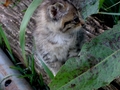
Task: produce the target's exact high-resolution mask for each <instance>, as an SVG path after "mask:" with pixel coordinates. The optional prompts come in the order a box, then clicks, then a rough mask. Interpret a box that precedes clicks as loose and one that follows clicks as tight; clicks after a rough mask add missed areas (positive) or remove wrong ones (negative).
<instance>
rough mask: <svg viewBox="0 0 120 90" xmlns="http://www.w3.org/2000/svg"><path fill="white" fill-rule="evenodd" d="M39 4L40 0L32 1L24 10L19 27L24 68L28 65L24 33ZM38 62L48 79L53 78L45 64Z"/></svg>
mask: <svg viewBox="0 0 120 90" xmlns="http://www.w3.org/2000/svg"><path fill="white" fill-rule="evenodd" d="M41 2H42V0H33V2H32V3H31V4H30V5H29V7H28V9H27V10H26V12H25V15H24V18H23V20H22V23H21V26H20V46H21V48H22V55H23V57H24V61H25V64H26V66H28V63H27V62H28V61H27V59H26V55H25V31H26V27H27V24H28V22H29V20H30V18H31V16H32V14H33V13H34V11H35V9H36V8H37V7H38V5H39V4H40V3H41ZM39 59H40V58H39ZM40 61H41V63H42V66H43V67H44V69H45V71H46V72H47V74H48V75H49V77H50V78H51V79H52V78H53V77H54V76H53V74H52V73H51V71H50V70H49V68H48V67H47V66H46V65H45V63H44V62H43V61H42V60H41V59H40Z"/></svg>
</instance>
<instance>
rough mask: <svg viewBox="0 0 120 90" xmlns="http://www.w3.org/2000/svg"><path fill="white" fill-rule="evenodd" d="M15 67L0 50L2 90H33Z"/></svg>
mask: <svg viewBox="0 0 120 90" xmlns="http://www.w3.org/2000/svg"><path fill="white" fill-rule="evenodd" d="M11 66H13V64H12V62H11V61H10V60H9V58H8V57H7V56H6V55H5V54H4V52H3V51H2V50H1V49H0V90H32V88H31V86H30V85H29V84H28V82H27V81H26V80H25V79H24V78H18V76H19V75H21V74H20V73H19V72H18V71H17V70H15V69H11V68H10V67H11Z"/></svg>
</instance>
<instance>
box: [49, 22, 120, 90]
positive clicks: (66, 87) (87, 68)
mask: <svg viewBox="0 0 120 90" xmlns="http://www.w3.org/2000/svg"><path fill="white" fill-rule="evenodd" d="M119 45H120V23H119V24H118V25H116V26H114V28H113V29H111V30H108V31H106V32H104V33H103V34H101V35H100V36H98V37H96V38H95V39H93V40H92V41H91V42H90V43H86V44H85V45H84V46H83V48H82V50H81V53H80V57H79V58H71V59H70V60H68V61H67V62H66V63H65V65H64V66H63V67H62V68H61V70H60V71H59V72H58V74H57V75H56V77H55V78H54V79H53V81H52V82H51V83H50V84H49V86H50V89H51V90H79V88H80V89H82V90H94V89H97V88H99V87H101V86H105V85H108V84H109V83H110V82H111V81H112V80H113V79H115V77H117V76H119V75H120V70H119V68H120V63H119V58H120V56H119V55H120V46H119ZM71 66H72V67H71Z"/></svg>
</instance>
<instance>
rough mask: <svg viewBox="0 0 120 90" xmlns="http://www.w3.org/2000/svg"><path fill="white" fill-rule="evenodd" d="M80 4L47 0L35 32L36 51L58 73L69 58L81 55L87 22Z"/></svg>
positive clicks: (43, 4) (62, 0) (39, 13)
mask: <svg viewBox="0 0 120 90" xmlns="http://www.w3.org/2000/svg"><path fill="white" fill-rule="evenodd" d="M79 16H80V15H79V14H78V12H77V10H76V8H75V7H74V6H73V5H72V4H70V3H69V2H67V1H66V0H43V2H42V4H41V6H40V7H39V8H38V12H37V18H36V22H37V27H36V30H35V31H34V33H33V36H34V39H35V45H36V54H37V55H38V57H39V56H40V57H41V58H42V60H43V61H44V63H45V64H46V65H47V66H48V67H49V68H50V70H51V71H52V72H53V74H54V75H56V73H57V72H58V70H59V69H60V67H61V66H62V65H63V64H64V63H65V61H66V60H67V59H68V58H70V57H73V56H77V55H78V52H79V51H80V48H81V45H82V43H83V41H84V32H83V31H82V30H80V28H81V26H82V25H83V24H84V22H83V21H82V19H81V18H80V17H79Z"/></svg>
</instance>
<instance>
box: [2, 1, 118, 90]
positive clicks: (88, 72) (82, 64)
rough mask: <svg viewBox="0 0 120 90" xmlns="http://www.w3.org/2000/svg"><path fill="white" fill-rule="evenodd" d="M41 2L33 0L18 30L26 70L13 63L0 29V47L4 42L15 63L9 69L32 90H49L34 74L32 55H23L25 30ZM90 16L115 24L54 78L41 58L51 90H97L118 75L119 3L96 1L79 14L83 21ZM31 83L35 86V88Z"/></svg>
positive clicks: (87, 44) (69, 61)
mask: <svg viewBox="0 0 120 90" xmlns="http://www.w3.org/2000/svg"><path fill="white" fill-rule="evenodd" d="M41 1H42V0H33V2H32V3H31V4H30V6H29V7H28V9H27V10H26V12H25V15H24V18H23V21H22V23H21V27H20V45H21V48H22V54H23V57H24V61H25V65H26V68H23V67H21V65H19V64H17V62H16V61H15V59H14V57H13V55H12V51H11V48H10V45H9V42H8V40H7V38H6V36H5V34H4V32H3V30H2V27H1V26H0V45H1V46H2V44H3V43H2V40H4V42H5V45H6V47H7V49H8V52H9V54H10V56H11V58H12V60H13V61H14V63H15V67H11V68H13V69H17V70H19V71H20V72H21V73H22V74H23V75H22V76H20V77H22V78H23V77H25V78H27V80H28V81H30V84H31V85H32V86H33V88H34V89H35V90H36V87H39V86H40V87H41V88H43V87H44V89H46V90H49V88H48V87H47V85H46V84H45V83H44V82H43V80H42V76H41V75H40V76H39V75H37V73H36V72H35V69H34V58H33V55H30V56H29V57H28V58H26V56H25V31H26V27H27V24H28V22H29V20H30V18H31V16H32V14H33V12H34V10H35V9H36V8H37V6H38V5H39V4H40V3H41ZM116 8H117V9H116ZM91 14H99V18H104V19H101V20H103V21H104V20H105V18H106V15H108V16H109V17H108V18H110V19H111V18H112V20H111V21H113V22H112V25H114V24H117V25H115V26H114V27H113V28H112V29H111V30H108V31H106V32H104V33H103V34H101V35H100V36H98V37H96V38H95V39H93V40H92V41H91V42H90V43H85V44H84V46H83V47H82V50H81V52H80V57H77V58H71V59H69V60H68V61H67V62H66V63H65V65H63V67H62V68H61V69H60V71H59V72H58V74H57V75H56V77H53V74H52V73H51V72H50V70H49V68H47V66H46V65H45V64H44V63H43V62H42V60H41V59H40V60H41V63H42V65H43V67H44V69H45V71H46V72H47V74H48V75H49V76H50V77H51V79H52V82H51V83H50V84H49V87H50V89H51V90H79V88H81V89H82V90H92V89H97V88H100V87H102V86H105V85H108V84H109V83H110V82H111V81H112V80H114V79H115V77H117V76H120V70H119V68H120V64H119V63H118V62H119V58H120V56H119V55H120V46H119V45H120V22H119V19H120V16H119V15H120V1H119V0H95V3H94V4H93V5H87V6H86V7H85V8H84V9H83V11H82V16H84V19H85V18H86V17H88V16H89V15H91ZM101 14H102V15H101ZM30 61H31V62H30ZM28 62H30V63H28ZM71 64H72V68H71ZM111 66H112V67H111ZM103 68H104V69H103ZM38 78H39V79H38ZM34 83H38V84H37V85H34Z"/></svg>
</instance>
